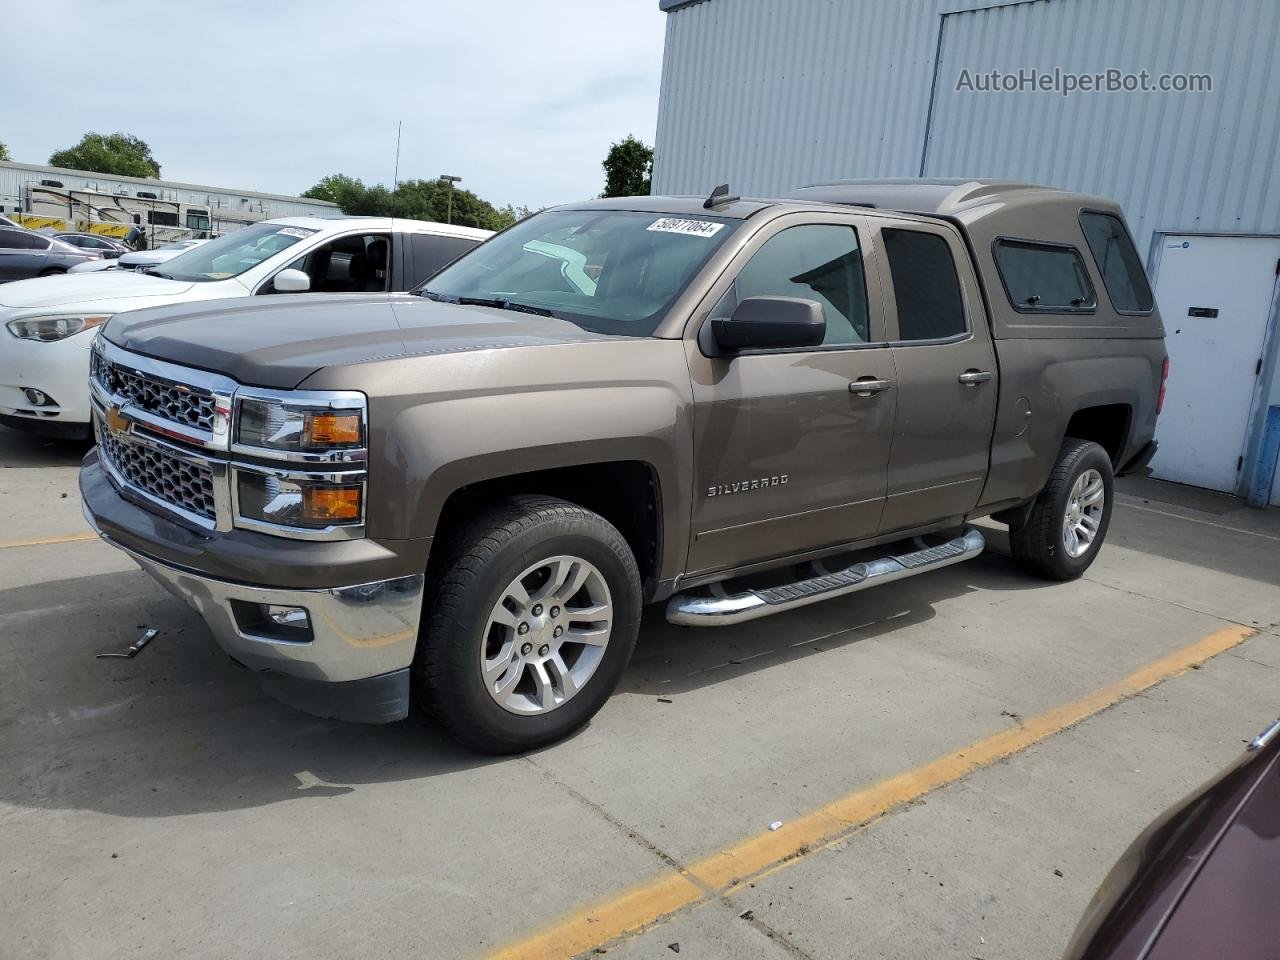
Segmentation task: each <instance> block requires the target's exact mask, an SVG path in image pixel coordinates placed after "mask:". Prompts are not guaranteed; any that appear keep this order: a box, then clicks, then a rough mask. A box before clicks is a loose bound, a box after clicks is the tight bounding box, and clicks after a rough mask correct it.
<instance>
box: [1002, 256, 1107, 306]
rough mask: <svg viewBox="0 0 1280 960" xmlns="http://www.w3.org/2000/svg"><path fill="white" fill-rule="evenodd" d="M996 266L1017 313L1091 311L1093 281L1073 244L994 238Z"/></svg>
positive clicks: (1094, 300) (1094, 302)
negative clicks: (995, 239) (1090, 279)
mask: <svg viewBox="0 0 1280 960" xmlns="http://www.w3.org/2000/svg"><path fill="white" fill-rule="evenodd" d="M995 258H996V268H997V269H998V270H999V272H1000V280H1001V282H1002V283H1003V284H1004V289H1005V293H1006V294H1008V296H1009V302H1010V303H1012V304H1013V309H1015V310H1017V311H1018V312H1019V313H1092V312H1093V310H1094V307H1095V306H1096V305H1097V299H1096V297H1095V296H1094V293H1093V284H1092V283H1091V282H1090V281H1089V274H1088V271H1086V270H1085V267H1084V261H1083V260H1082V259H1080V254H1079V252H1078V251H1077V250H1076V248H1075V247H1072V246H1067V245H1066V244H1049V243H1031V242H1029V241H1026V240H997V241H996V245H995Z"/></svg>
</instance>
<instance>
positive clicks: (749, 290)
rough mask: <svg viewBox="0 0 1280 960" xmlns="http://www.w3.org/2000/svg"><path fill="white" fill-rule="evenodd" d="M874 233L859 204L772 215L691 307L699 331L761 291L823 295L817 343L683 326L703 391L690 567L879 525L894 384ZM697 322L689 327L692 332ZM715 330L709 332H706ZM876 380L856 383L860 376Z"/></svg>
mask: <svg viewBox="0 0 1280 960" xmlns="http://www.w3.org/2000/svg"><path fill="white" fill-rule="evenodd" d="M869 248H870V239H869V235H868V230H867V224H866V220H865V218H863V217H861V216H857V215H854V214H849V215H842V214H828V213H822V214H817V213H814V214H794V215H789V216H786V217H782V218H780V219H779V220H777V221H775V222H774V223H771V224H769V225H767V226H765V227H762V228H761V229H760V230H759V232H758V233H757V234H756V235H755V236H753V237H752V238H751V239H750V240H749V241H748V242H747V243H746V244H745V245H744V247H743V249H742V250H741V251H739V253H738V255H737V256H736V257H735V258H734V261H733V263H732V264H731V265H730V267H729V269H728V270H726V272H725V274H724V275H723V276H722V277H721V278H720V279H719V280H718V281H717V282H716V284H715V285H713V287H712V289H711V291H710V292H709V295H708V298H707V300H705V301H704V305H706V304H711V305H712V306H710V309H709V310H706V312H702V313H698V314H695V325H696V326H697V328H698V330H697V331H696V332H699V333H702V332H704V330H703V328H705V327H706V326H707V325H708V324H709V323H710V321H711V319H713V318H715V317H728V316H731V315H732V313H733V310H734V308H735V307H736V306H737V304H738V303H739V302H741V301H742V300H743V299H745V298H747V297H752V296H786V297H802V298H804V299H810V300H816V301H818V302H819V303H820V304H822V306H823V310H824V312H825V314H826V318H827V331H826V338H825V340H824V342H823V343H822V344H821V345H820V346H818V347H802V348H795V349H786V350H756V351H752V352H749V353H742V354H738V355H736V356H729V357H709V356H707V355H706V353H705V352H704V350H703V349H702V347H701V346H700V345H699V342H698V340H697V339H696V338H695V336H692V335H691V336H689V337H688V338H687V339H686V340H685V348H686V355H687V357H688V360H689V369H690V374H691V377H692V381H693V394H694V426H693V436H694V454H695V458H694V473H695V489H694V506H693V517H692V519H693V542H692V544H691V545H690V553H689V560H688V566H687V569H688V570H689V572H690V573H691V574H693V575H697V574H700V573H707V572H710V571H721V570H727V569H731V568H741V567H745V566H749V565H751V564H753V563H757V562H762V561H767V560H772V559H777V558H782V557H787V556H794V555H797V554H803V553H806V552H810V551H814V550H816V549H820V548H823V547H829V546H834V545H838V544H844V543H849V542H851V541H855V540H860V539H863V538H866V537H870V536H873V535H874V534H875V533H876V530H877V529H878V527H879V525H880V514H881V511H882V509H883V507H884V495H885V468H886V465H887V463H888V459H889V444H890V440H891V437H892V433H893V421H894V405H895V404H896V402H897V391H896V390H894V389H892V384H893V381H894V369H893V356H892V352H891V350H890V348H889V346H888V344H887V342H886V337H885V329H884V314H883V310H882V306H881V295H880V286H879V283H878V280H877V277H876V273H875V270H874V269H870V268H867V267H864V260H865V259H866V258H867V257H868V253H869ZM692 333H695V331H691V334H692ZM704 335H705V333H704ZM858 380H863V381H868V380H874V381H878V382H879V383H878V384H877V385H868V387H867V389H864V390H861V391H857V390H855V389H852V388H851V385H853V384H854V382H855V381H858Z"/></svg>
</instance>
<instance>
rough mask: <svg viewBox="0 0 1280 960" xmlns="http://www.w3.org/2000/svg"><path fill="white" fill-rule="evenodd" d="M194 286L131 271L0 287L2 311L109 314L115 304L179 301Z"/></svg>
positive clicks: (91, 274)
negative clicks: (72, 307)
mask: <svg viewBox="0 0 1280 960" xmlns="http://www.w3.org/2000/svg"><path fill="white" fill-rule="evenodd" d="M193 286H195V284H193V283H187V282H182V281H178V280H166V279H164V278H163V277H153V276H150V275H148V274H145V273H134V272H132V271H130V270H104V271H101V272H92V273H68V274H64V275H62V276H57V277H36V278H34V279H31V280H17V281H15V282H13V283H6V284H4V285H3V286H0V307H10V308H14V307H16V308H29V307H65V306H70V305H72V304H74V305H76V306H77V307H80V306H86V305H87V306H89V308H90V309H93V310H107V311H109V310H111V301H113V300H125V299H129V300H136V299H138V298H143V297H178V296H181V295H182V294H184V293H186V292H187V291H188V290H190V289H191V288H192V287H193ZM126 309H127V308H126Z"/></svg>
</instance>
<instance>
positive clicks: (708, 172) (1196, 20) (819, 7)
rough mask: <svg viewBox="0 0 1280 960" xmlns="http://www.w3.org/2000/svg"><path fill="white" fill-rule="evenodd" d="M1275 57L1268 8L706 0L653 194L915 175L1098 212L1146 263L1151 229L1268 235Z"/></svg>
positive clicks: (1133, 2) (693, 30)
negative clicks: (1174, 82) (1118, 84)
mask: <svg viewBox="0 0 1280 960" xmlns="http://www.w3.org/2000/svg"><path fill="white" fill-rule="evenodd" d="M944 24H945V25H944ZM940 36H941V41H942V42H941V53H942V62H941V65H940V67H939V70H938V84H937V91H936V94H935V96H934V104H933V112H932V120H931V121H930V120H929V103H930V93H931V90H932V89H933V76H934V59H935V55H936V54H937V53H938V50H939V38H940ZM1277 41H1280V3H1276V2H1275V0H1225V2H1216V3H1212V4H1210V3H1203V2H1200V0H1023V2H1006V3H1000V4H997V5H993V4H991V3H980V2H957V0H911V2H888V0H785V2H783V0H705V2H702V3H695V4H692V5H690V6H682V7H676V8H674V9H672V10H671V12H670V13H669V14H668V21H667V45H666V55H665V58H664V62H663V80H662V99H661V104H660V107H659V113H658V133H657V143H656V158H655V170H654V191H655V192H657V193H705V192H708V191H709V190H710V189H711V187H712V186H714V185H715V184H717V183H721V182H724V181H726V180H728V181H729V182H730V183H731V184H732V186H733V188H734V189H735V190H736V191H739V192H742V193H747V194H756V195H768V194H776V193H778V192H781V191H785V190H788V189H791V188H793V187H796V186H800V185H802V184H805V183H811V182H814V181H818V180H825V179H835V178H840V177H877V176H917V175H919V174H920V172H921V160H922V157H923V158H924V159H925V168H924V172H925V174H927V175H930V176H986V177H1008V178H1012V179H1018V180H1032V181H1037V182H1042V183H1052V184H1055V185H1058V186H1063V187H1067V188H1070V189H1076V190H1082V191H1085V192H1089V193H1098V194H1102V195H1104V196H1109V197H1113V198H1115V199H1117V200H1119V201H1120V202H1121V203H1122V204H1124V206H1125V209H1126V211H1127V213H1128V214H1129V217H1130V220H1131V221H1132V226H1133V228H1134V232H1135V234H1136V235H1137V236H1136V237H1135V239H1136V240H1137V241H1138V244H1139V250H1140V252H1141V253H1142V254H1143V256H1144V258H1145V257H1146V255H1147V252H1148V249H1149V245H1150V236H1151V232H1152V231H1153V230H1181V231H1194V230H1201V231H1218V232H1259V233H1277V232H1280V189H1276V188H1275V187H1274V186H1273V184H1274V183H1275V180H1276V177H1277V174H1280V160H1277V155H1278V153H1280V111H1277V109H1276V104H1277V103H1278V102H1280V65H1276V64H1275V63H1274V59H1275V50H1276V49H1277ZM962 66H968V67H969V69H970V70H971V71H974V72H977V71H986V72H989V71H990V70H992V69H993V68H994V69H1000V70H1004V71H1010V72H1012V71H1016V70H1017V69H1018V68H1020V67H1037V68H1040V69H1042V70H1052V69H1053V68H1054V67H1061V68H1062V69H1064V70H1072V71H1081V72H1095V71H1099V70H1103V69H1105V68H1107V67H1116V68H1119V69H1122V70H1127V71H1134V72H1136V71H1139V70H1142V69H1146V70H1148V71H1149V72H1150V73H1152V74H1153V75H1155V74H1159V73H1162V72H1197V73H1210V74H1212V75H1213V78H1214V90H1213V92H1212V93H1211V94H1204V95H1196V94H1141V93H1133V94H1124V93H1116V94H1106V93H1077V94H1075V95H1073V96H1072V97H1069V98H1065V99H1064V98H1062V97H1060V96H1058V95H1057V94H1054V93H1038V94H1034V95H1020V94H999V93H995V94H979V93H972V92H957V91H956V90H955V83H956V77H957V75H958V73H959V70H960V68H961V67H962ZM926 127H928V128H929V130H930V137H929V144H928V149H927V153H926V152H925V151H924V139H925V132H926Z"/></svg>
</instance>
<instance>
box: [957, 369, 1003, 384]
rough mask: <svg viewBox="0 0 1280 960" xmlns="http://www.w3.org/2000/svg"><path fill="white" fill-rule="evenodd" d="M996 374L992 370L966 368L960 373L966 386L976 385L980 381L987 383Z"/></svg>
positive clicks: (961, 380)
mask: <svg viewBox="0 0 1280 960" xmlns="http://www.w3.org/2000/svg"><path fill="white" fill-rule="evenodd" d="M994 376H995V374H994V373H992V372H991V371H990V370H966V371H965V372H964V373H962V374H960V382H961V383H963V384H964V385H965V386H966V387H976V386H977V385H978V384H980V383H986V382H987V381H988V380H990V379H991V378H992V377H994Z"/></svg>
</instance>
